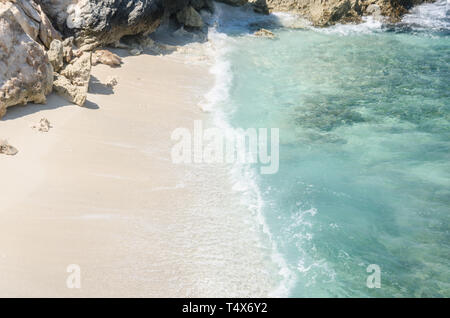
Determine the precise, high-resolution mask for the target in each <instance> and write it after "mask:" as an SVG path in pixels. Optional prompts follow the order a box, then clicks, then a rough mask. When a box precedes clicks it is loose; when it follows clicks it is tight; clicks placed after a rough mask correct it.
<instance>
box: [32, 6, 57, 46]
mask: <svg viewBox="0 0 450 318" xmlns="http://www.w3.org/2000/svg"><path fill="white" fill-rule="evenodd" d="M38 8H39V12H40V15H41V23H40V26H39V39H40V40H41V42H42V43H43V44H44V45H45V47H46V48H49V47H50V44H51V43H52V41H53V40H60V41H62V36H61V34H60V33H59V32H58V31H57V30H56V29H55V28H54V27H53V25H52V23H51V22H50V20H49V19H48V17H47V15H46V14H45V12H44V11H42V9H41V7H40V6H38Z"/></svg>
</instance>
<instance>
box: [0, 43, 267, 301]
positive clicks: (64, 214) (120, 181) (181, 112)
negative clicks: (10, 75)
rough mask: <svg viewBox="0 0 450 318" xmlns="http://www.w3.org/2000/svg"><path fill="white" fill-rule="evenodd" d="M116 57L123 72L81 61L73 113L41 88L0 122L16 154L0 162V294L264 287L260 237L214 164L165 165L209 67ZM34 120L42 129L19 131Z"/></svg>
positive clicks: (217, 291)
mask: <svg viewBox="0 0 450 318" xmlns="http://www.w3.org/2000/svg"><path fill="white" fill-rule="evenodd" d="M118 53H119V54H121V55H122V56H123V57H124V64H123V65H122V67H120V68H110V67H108V66H105V65H99V66H96V67H94V68H93V73H92V79H91V83H90V93H89V95H88V102H87V103H86V106H85V107H84V108H80V107H78V106H75V105H71V104H70V103H68V102H66V101H64V100H63V99H62V98H60V97H58V96H56V95H54V94H53V95H51V96H49V98H48V102H47V104H46V105H28V106H27V107H22V106H16V107H13V108H11V109H9V110H8V113H7V115H6V116H5V117H4V118H3V119H2V121H1V123H0V135H1V136H2V138H5V139H7V140H8V141H9V143H10V144H12V145H14V146H15V147H16V148H17V149H18V150H19V153H18V154H17V155H16V156H4V155H3V156H1V157H0V166H1V167H2V168H1V178H0V183H1V185H0V187H1V189H2V191H1V200H0V201H1V205H0V296H7V297H14V296H25V297H33V296H44V297H51V296H56V297H66V296H67V297H79V296H83V297H84V296H87V297H90V296H96V297H114V296H125V297H127V296H149V297H159V296H171V297H177V296H178V297H181V296H207V297H208V296H217V295H221V296H225V295H233V296H246V295H252V296H257V295H266V294H267V292H268V289H269V285H270V284H269V282H268V281H269V279H268V278H267V276H268V273H266V269H265V268H266V267H265V266H264V262H267V260H265V259H264V258H263V256H262V255H263V253H260V251H259V250H261V249H263V248H262V247H261V246H262V245H261V244H260V241H259V234H258V231H257V229H256V228H255V231H252V230H251V228H252V226H249V225H248V224H246V223H248V222H246V218H248V217H249V216H248V215H245V214H242V213H240V212H239V211H240V210H242V209H241V208H239V207H237V206H238V205H239V202H237V200H236V201H234V200H233V199H232V198H231V197H229V196H227V193H231V192H232V191H231V184H229V182H228V181H227V177H226V174H227V173H226V169H225V167H222V168H221V167H210V168H207V167H203V168H198V167H187V166H178V165H174V164H172V162H171V157H170V150H171V146H172V144H173V141H171V139H170V135H171V132H172V131H173V130H174V129H175V128H177V127H187V128H191V127H192V126H193V120H196V119H197V120H199V119H205V116H206V115H205V114H203V113H202V112H201V111H200V109H199V107H198V103H199V101H200V100H201V98H202V96H203V94H204V93H205V91H206V90H207V89H209V88H210V87H211V85H212V84H211V77H210V75H209V74H208V68H207V65H206V64H205V65H192V64H187V63H185V61H184V59H183V58H180V57H173V56H153V55H149V54H144V55H141V56H125V55H124V54H125V53H124V51H123V52H121V51H118ZM111 75H114V76H116V77H117V78H118V82H119V84H118V85H117V86H116V87H115V88H114V91H113V90H112V89H111V88H108V87H107V86H106V85H104V84H102V83H104V82H105V81H106V79H107V78H108V76H111ZM192 79H195V81H193V80H192ZM43 117H45V118H47V119H48V120H49V121H50V123H51V124H52V126H53V127H52V128H51V129H50V131H49V132H47V133H43V132H38V131H36V130H33V129H32V128H31V126H32V125H33V124H36V123H38V122H39V120H40V119H41V118H43ZM209 174H210V175H209ZM228 186H229V187H230V189H229V191H228V192H227V191H226V187H228ZM225 202H227V203H225ZM227 209H228V210H227ZM224 211H229V212H224ZM224 213H225V214H224ZM225 216H226V217H225ZM255 227H256V225H255ZM243 235H244V236H245V238H244V237H243ZM252 251H254V252H252ZM255 255H256V256H255ZM70 264H76V265H78V266H79V267H80V269H81V281H82V286H81V288H80V289H76V288H75V289H70V288H67V284H66V280H67V278H68V276H69V275H70V273H67V271H66V269H67V267H68V266H69V265H70ZM266 278H267V279H266ZM266 280H267V285H265V283H264V282H265V281H266ZM261 282H262V283H261Z"/></svg>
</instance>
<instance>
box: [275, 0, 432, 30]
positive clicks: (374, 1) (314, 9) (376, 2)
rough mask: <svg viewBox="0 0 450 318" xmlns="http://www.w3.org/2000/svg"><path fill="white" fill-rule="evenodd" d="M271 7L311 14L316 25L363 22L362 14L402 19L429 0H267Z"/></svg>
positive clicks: (309, 15)
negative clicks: (409, 11)
mask: <svg viewBox="0 0 450 318" xmlns="http://www.w3.org/2000/svg"><path fill="white" fill-rule="evenodd" d="M266 1H267V6H268V8H269V10H271V11H290V12H296V13H299V14H301V15H303V16H305V17H306V18H308V19H309V20H310V21H311V22H312V23H313V24H314V25H316V26H328V25H333V24H335V23H351V22H360V21H361V18H362V16H365V15H374V16H376V17H380V16H384V17H386V18H387V19H388V20H390V21H391V22H396V21H398V20H400V18H401V16H402V15H403V14H405V13H406V12H408V10H409V9H410V8H412V7H413V6H414V5H417V4H420V3H423V2H427V0H328V1H321V0H266Z"/></svg>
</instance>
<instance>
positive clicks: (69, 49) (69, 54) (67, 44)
mask: <svg viewBox="0 0 450 318" xmlns="http://www.w3.org/2000/svg"><path fill="white" fill-rule="evenodd" d="M62 44H63V58H64V62H66V63H70V61H71V60H72V58H73V56H74V54H73V37H69V38H67V39H65V40H64V41H63V42H62Z"/></svg>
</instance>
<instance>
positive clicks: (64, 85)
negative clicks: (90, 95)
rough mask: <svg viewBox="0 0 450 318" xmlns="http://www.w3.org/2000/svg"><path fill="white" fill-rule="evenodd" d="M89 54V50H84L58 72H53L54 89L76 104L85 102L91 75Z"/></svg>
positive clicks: (79, 104) (81, 104)
mask: <svg viewBox="0 0 450 318" xmlns="http://www.w3.org/2000/svg"><path fill="white" fill-rule="evenodd" d="M91 55H92V54H91V53H90V52H84V53H83V54H82V55H81V56H80V57H78V58H75V59H74V60H72V61H71V63H70V64H68V65H66V66H65V67H64V68H63V69H62V70H61V72H60V74H58V73H55V74H54V75H55V81H54V82H53V89H54V91H55V92H56V93H57V94H58V95H60V96H62V97H63V98H65V99H67V100H68V101H70V102H72V103H74V104H77V105H78V106H83V105H84V103H85V102H86V98H87V92H88V88H89V78H90V76H91Z"/></svg>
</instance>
